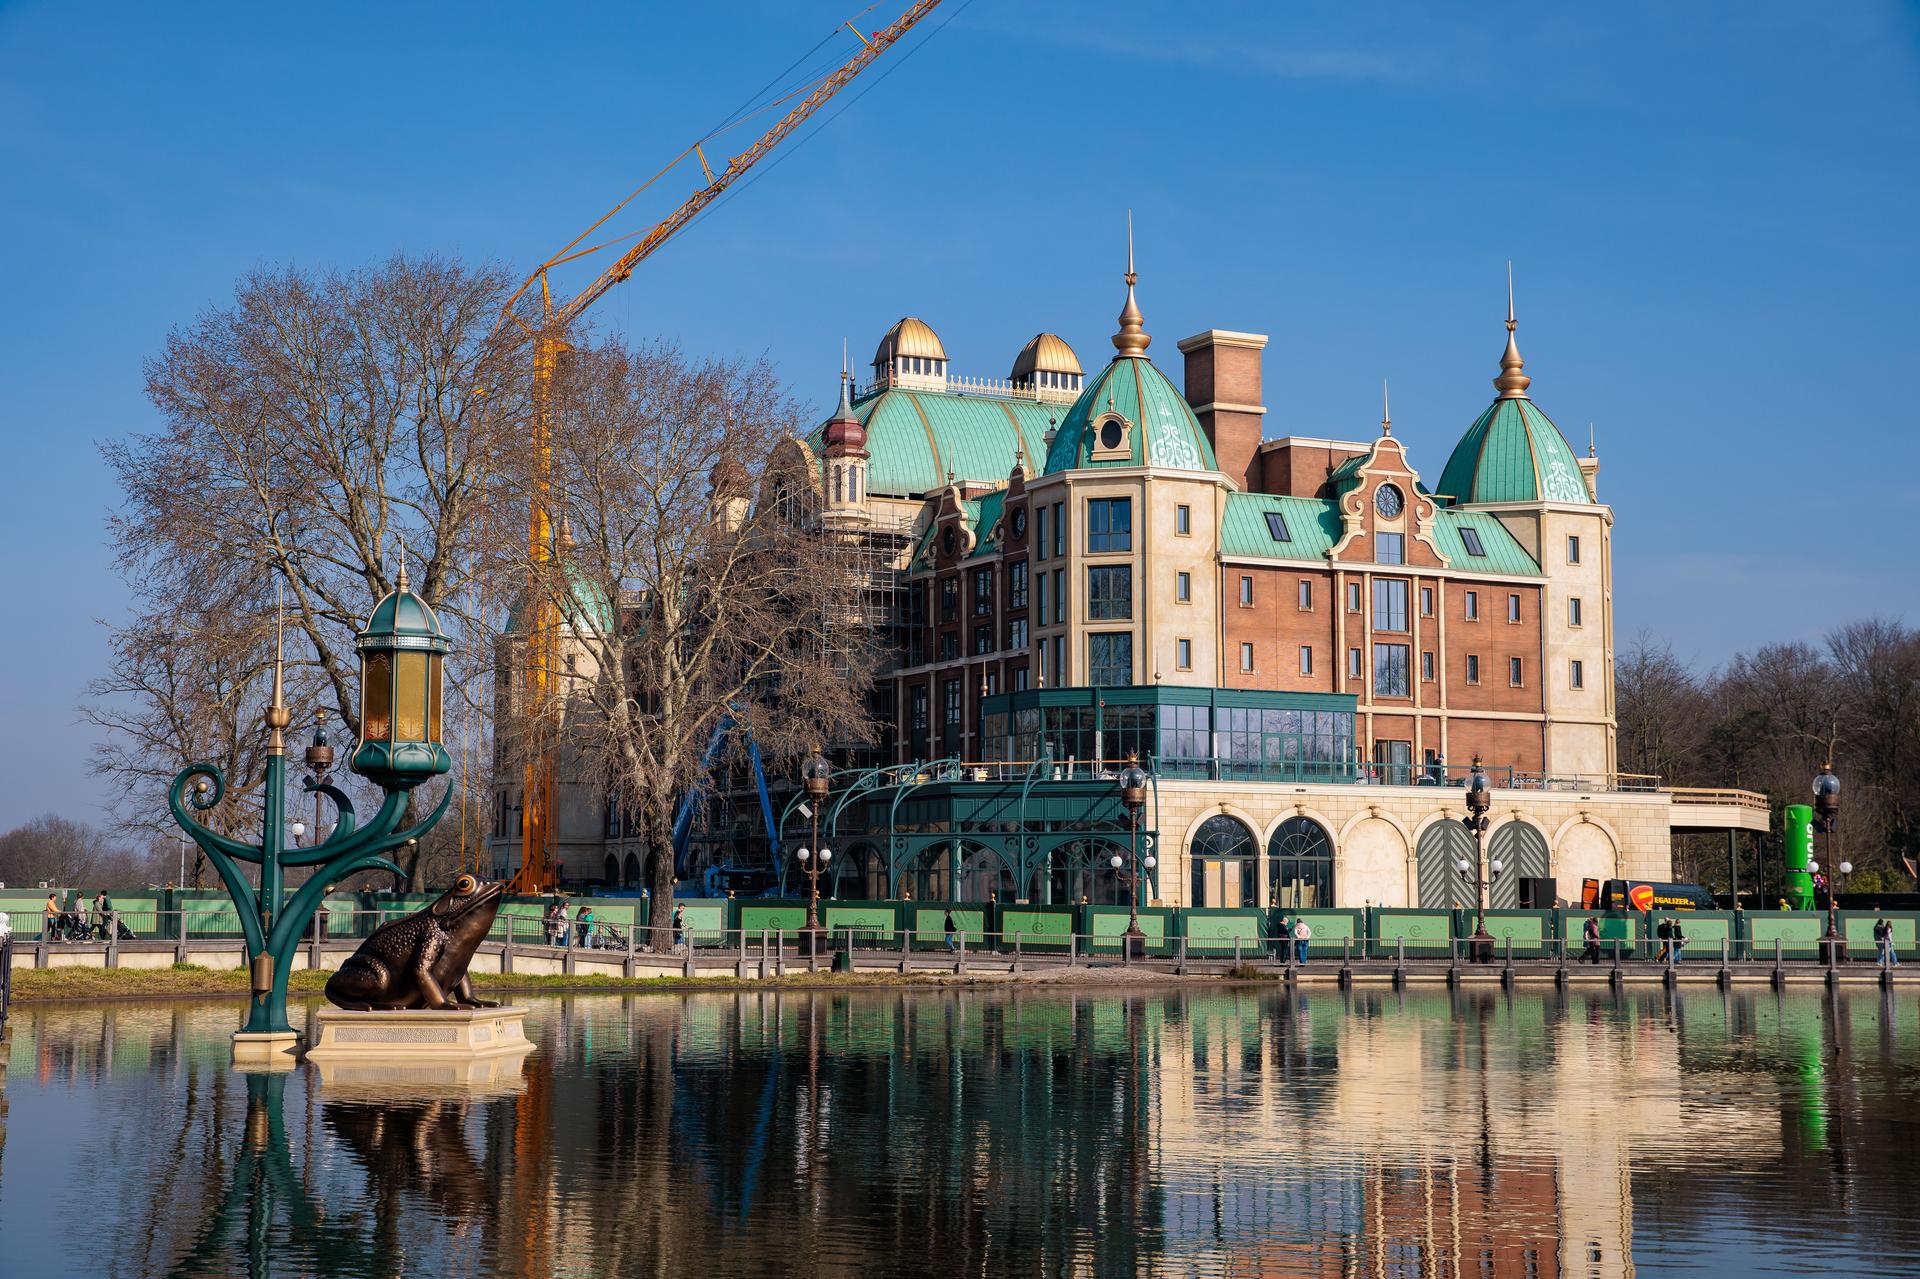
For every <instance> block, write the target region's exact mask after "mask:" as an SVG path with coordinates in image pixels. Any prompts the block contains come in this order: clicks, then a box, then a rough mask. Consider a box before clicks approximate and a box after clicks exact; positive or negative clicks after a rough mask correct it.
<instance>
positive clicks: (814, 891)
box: [796, 746, 833, 955]
mask: <svg viewBox="0 0 1920 1279" xmlns="http://www.w3.org/2000/svg"><path fill="white" fill-rule="evenodd" d="M832 777H833V765H832V764H829V763H828V762H827V757H826V756H825V755H822V754H821V753H820V748H819V747H817V746H816V747H814V750H813V754H811V755H809V756H808V757H807V762H806V763H804V764H802V765H801V766H800V781H801V782H802V784H804V785H805V786H806V788H807V809H808V811H809V812H811V813H812V814H813V848H811V849H808V848H803V849H801V850H800V851H799V853H798V854H796V856H798V857H799V858H800V865H801V866H802V867H804V868H805V869H806V872H807V927H806V936H807V954H809V955H817V954H819V953H820V872H821V870H823V869H824V868H825V867H826V864H827V863H828V862H830V861H832V860H833V850H832V849H829V848H821V847H820V809H821V808H822V807H823V806H825V804H826V802H827V783H828V782H829V781H830V780H831V779H832ZM816 850H817V851H816Z"/></svg>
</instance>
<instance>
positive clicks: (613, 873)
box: [600, 853, 620, 888]
mask: <svg viewBox="0 0 1920 1279" xmlns="http://www.w3.org/2000/svg"><path fill="white" fill-rule="evenodd" d="M600 882H601V883H603V884H605V885H606V886H607V887H609V888H612V887H613V886H614V885H615V884H618V883H619V882H620V859H619V858H618V857H615V856H614V855H613V854H612V853H608V854H607V860H606V864H605V865H603V866H602V867H601V868H600Z"/></svg>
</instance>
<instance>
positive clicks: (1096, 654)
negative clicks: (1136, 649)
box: [1087, 631, 1133, 688]
mask: <svg viewBox="0 0 1920 1279" xmlns="http://www.w3.org/2000/svg"><path fill="white" fill-rule="evenodd" d="M1087 683H1089V684H1091V685H1093V686H1094V687H1095V688H1125V687H1126V686H1127V685H1129V684H1131V683H1133V632H1132V631H1112V632H1102V631H1095V632H1094V633H1093V634H1091V635H1089V636H1087Z"/></svg>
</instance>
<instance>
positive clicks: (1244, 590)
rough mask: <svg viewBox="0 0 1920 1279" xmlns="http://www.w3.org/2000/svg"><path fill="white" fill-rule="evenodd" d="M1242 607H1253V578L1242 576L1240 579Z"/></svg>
mask: <svg viewBox="0 0 1920 1279" xmlns="http://www.w3.org/2000/svg"><path fill="white" fill-rule="evenodd" d="M1240 607H1241V608H1252V607H1253V579H1252V578H1251V577H1246V576H1242V577H1241V579H1240Z"/></svg>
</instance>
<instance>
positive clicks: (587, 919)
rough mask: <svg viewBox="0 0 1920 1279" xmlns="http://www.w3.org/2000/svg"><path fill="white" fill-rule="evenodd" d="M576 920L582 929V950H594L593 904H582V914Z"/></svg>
mask: <svg viewBox="0 0 1920 1279" xmlns="http://www.w3.org/2000/svg"><path fill="white" fill-rule="evenodd" d="M575 918H576V922H577V923H578V926H579V928H580V948H581V949H582V950H592V949H593V944H594V938H593V922H594V921H593V906H592V904H591V903H588V902H581V903H580V913H579V914H578V915H577V916H576V917H575Z"/></svg>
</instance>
